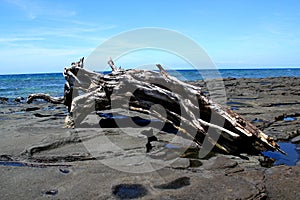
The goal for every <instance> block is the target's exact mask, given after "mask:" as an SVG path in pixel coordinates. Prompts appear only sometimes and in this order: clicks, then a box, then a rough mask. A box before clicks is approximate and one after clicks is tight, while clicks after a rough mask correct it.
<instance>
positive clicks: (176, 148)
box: [0, 77, 300, 199]
mask: <svg viewBox="0 0 300 200" xmlns="http://www.w3.org/2000/svg"><path fill="white" fill-rule="evenodd" d="M193 84H196V85H200V86H202V87H203V91H204V92H205V93H206V94H207V95H209V94H211V96H212V98H214V95H212V94H214V91H212V90H210V91H208V90H207V88H206V83H205V82H203V81H197V82H193ZM224 86H225V88H226V102H223V103H224V106H227V107H229V108H231V109H233V110H234V111H235V112H237V113H239V114H240V115H242V116H243V117H244V118H245V119H247V120H249V121H252V122H253V123H254V124H255V125H256V126H258V127H259V128H260V129H261V130H263V131H264V133H266V134H268V135H271V136H272V137H274V138H275V139H276V140H278V141H290V140H291V139H293V138H296V137H297V136H299V135H300V123H299V120H300V110H299V104H300V99H299V94H300V78H292V77H285V78H264V79H226V80H225V81H224ZM66 114H67V110H66V108H65V107H64V106H62V105H54V104H50V103H45V102H35V103H33V104H26V103H14V104H11V103H7V102H5V101H3V102H2V103H1V104H0V127H1V133H0V136H1V140H0V164H1V165H0V178H1V182H0V194H1V199H49V198H51V199H134V198H140V199H266V198H269V199H283V198H284V199H297V198H298V197H299V196H300V182H299V180H298V177H299V174H300V167H299V166H284V165H281V166H272V167H266V166H267V165H268V163H267V162H265V161H266V159H265V158H264V157H262V156H250V155H242V156H241V157H238V156H233V155H224V154H214V155H211V156H210V157H207V158H206V159H197V158H196V157H195V155H197V154H195V152H193V151H191V152H192V153H191V154H188V155H186V156H183V157H179V155H180V154H182V153H183V152H184V151H185V150H186V148H187V147H188V146H189V145H190V142H189V141H188V140H186V139H183V138H181V137H175V136H174V135H173V134H167V133H164V132H159V130H158V129H153V130H152V131H154V133H155V134H154V135H155V136H156V138H158V141H153V142H151V144H152V146H153V148H152V149H151V151H150V152H149V153H146V144H147V143H148V139H147V136H149V134H151V131H150V132H149V128H147V127H145V128H130V127H125V126H124V127H121V128H101V127H100V126H99V120H100V118H99V116H97V115H95V114H91V115H89V116H88V117H87V119H86V124H88V125H89V126H88V127H85V128H84V127H83V128H77V129H65V128H64V118H65V116H66ZM295 142H297V140H296V141H295ZM166 144H169V146H168V145H166ZM192 145H193V144H192ZM191 150H194V149H191ZM267 161H268V160H267ZM262 165H263V166H262Z"/></svg>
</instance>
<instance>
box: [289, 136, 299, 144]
mask: <svg viewBox="0 0 300 200" xmlns="http://www.w3.org/2000/svg"><path fill="white" fill-rule="evenodd" d="M291 142H292V143H299V142H300V135H299V136H297V137H294V138H293V139H292V140H291Z"/></svg>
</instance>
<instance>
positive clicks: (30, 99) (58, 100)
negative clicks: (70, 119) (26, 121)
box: [27, 93, 64, 104]
mask: <svg viewBox="0 0 300 200" xmlns="http://www.w3.org/2000/svg"><path fill="white" fill-rule="evenodd" d="M35 99H43V100H45V101H48V102H50V103H54V104H62V103H64V98H63V97H59V98H55V97H51V96H50V95H48V94H41V93H39V94H30V95H29V96H28V97H27V103H32V102H33V100H35Z"/></svg>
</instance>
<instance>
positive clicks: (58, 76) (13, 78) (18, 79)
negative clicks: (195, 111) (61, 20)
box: [0, 68, 300, 98]
mask: <svg viewBox="0 0 300 200" xmlns="http://www.w3.org/2000/svg"><path fill="white" fill-rule="evenodd" d="M169 73H170V74H171V75H173V76H176V77H177V78H179V79H181V80H186V81H196V80H202V79H212V78H221V77H222V78H229V77H231V78H266V77H282V76H286V77H300V68H285V69H219V70H218V71H216V70H200V71H197V70H176V71H175V70H174V71H173V70H172V71H169ZM64 83H65V79H64V77H63V75H62V73H44V74H14V75H0V97H7V98H16V97H24V98H26V97H27V96H28V95H29V94H32V93H47V94H50V95H51V96H54V97H59V96H63V89H64Z"/></svg>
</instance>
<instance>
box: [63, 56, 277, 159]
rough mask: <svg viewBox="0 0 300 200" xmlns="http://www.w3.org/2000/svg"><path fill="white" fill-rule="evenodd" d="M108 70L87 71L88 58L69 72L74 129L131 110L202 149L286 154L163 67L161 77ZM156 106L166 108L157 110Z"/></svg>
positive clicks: (68, 101)
mask: <svg viewBox="0 0 300 200" xmlns="http://www.w3.org/2000/svg"><path fill="white" fill-rule="evenodd" d="M108 64H109V66H110V67H111V69H112V73H111V74H107V75H104V74H101V73H95V72H91V71H89V70H86V69H84V68H83V58H82V59H81V60H80V61H79V62H77V63H73V64H72V66H71V67H70V68H65V70H64V76H65V79H66V84H65V96H64V104H65V105H66V106H68V110H69V112H70V116H68V118H67V121H68V124H69V125H71V126H80V124H81V122H82V121H83V120H84V119H85V117H86V116H87V115H88V114H90V113H91V112H93V111H95V110H97V111H103V110H109V109H125V110H130V111H132V112H137V113H144V114H147V115H151V116H153V117H155V118H157V119H159V120H161V121H162V122H165V123H168V124H170V125H171V126H172V127H173V128H175V129H176V130H177V131H178V132H177V133H178V134H180V135H182V136H184V137H187V138H190V139H191V140H193V141H195V142H196V143H197V144H198V145H199V146H200V147H201V146H202V145H203V143H204V142H208V143H210V144H211V145H214V146H215V147H216V148H218V149H220V150H222V151H223V152H226V153H232V154H235V153H241V152H246V153H255V154H256V153H258V152H260V151H262V150H277V151H280V152H282V151H281V150H280V148H279V146H278V144H276V143H275V142H274V140H273V139H272V138H271V137H269V136H267V135H265V134H264V133H263V132H261V131H260V130H259V129H258V128H256V127H255V126H253V125H252V124H251V123H249V122H248V121H246V120H244V119H243V118H242V117H241V116H239V115H238V114H236V113H234V112H233V111H231V110H229V109H227V108H224V107H222V106H221V105H219V104H217V103H214V102H213V101H212V100H210V99H209V98H207V97H206V96H204V95H203V94H202V92H201V88H200V87H197V86H193V85H190V84H187V83H185V82H182V81H180V80H178V79H176V78H175V77H172V76H170V75H169V74H168V73H167V72H166V71H165V70H164V69H163V67H162V66H161V65H157V67H158V69H159V70H160V72H156V71H145V70H126V71H124V70H122V69H117V68H116V66H115V65H114V62H113V61H112V60H111V59H110V60H109V61H108ZM154 105H160V106H159V107H156V109H153V106H154ZM209 132H215V133H217V134H209ZM216 135H217V136H220V137H215V136H216Z"/></svg>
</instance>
